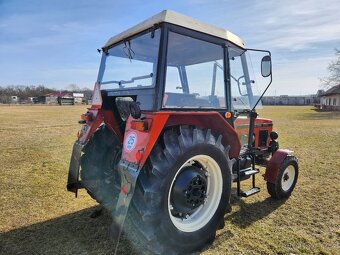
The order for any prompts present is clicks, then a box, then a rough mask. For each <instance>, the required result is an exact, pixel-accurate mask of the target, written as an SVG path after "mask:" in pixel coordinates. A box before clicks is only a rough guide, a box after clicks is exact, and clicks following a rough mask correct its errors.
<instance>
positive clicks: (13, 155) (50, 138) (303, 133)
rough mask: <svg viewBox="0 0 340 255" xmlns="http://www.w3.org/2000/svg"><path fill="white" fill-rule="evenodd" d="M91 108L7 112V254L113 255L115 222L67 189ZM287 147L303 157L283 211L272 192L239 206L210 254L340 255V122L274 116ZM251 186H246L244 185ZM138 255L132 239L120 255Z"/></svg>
mask: <svg viewBox="0 0 340 255" xmlns="http://www.w3.org/2000/svg"><path fill="white" fill-rule="evenodd" d="M84 110H85V107H84V106H76V107H72V106H70V107H67V106H63V107H60V106H0V141H1V147H0V159H1V161H0V163H1V164H0V204H1V210H0V254H113V250H112V249H113V247H112V245H111V242H110V241H109V239H108V235H107V230H108V225H109V223H110V219H109V217H108V216H106V215H104V216H102V217H100V218H97V219H90V218H89V214H90V213H91V211H92V210H93V207H94V206H95V203H94V202H93V201H92V200H91V199H90V198H89V197H88V196H87V195H86V193H85V192H84V191H80V194H79V198H78V199H74V197H73V195H72V194H71V193H68V192H67V191H66V189H65V182H66V178H67V171H68V162H69V157H70V153H71V149H72V143H73V140H74V138H75V135H76V133H77V131H78V129H79V125H78V124H77V120H78V118H79V115H80V114H81V113H82V112H84ZM260 114H261V117H268V118H272V119H273V120H274V128H275V130H277V131H278V132H279V135H280V138H279V140H280V145H281V147H282V148H284V147H286V148H290V149H292V150H294V151H295V153H296V155H297V156H298V158H299V160H300V178H299V181H298V184H297V187H296V190H295V192H294V193H293V195H292V196H291V197H290V198H289V199H288V200H286V201H282V202H278V201H274V200H272V199H270V198H269V196H268V193H267V192H266V189H265V182H264V181H263V180H262V178H261V177H260V176H258V178H257V180H258V183H259V186H260V187H261V188H262V190H263V191H262V192H261V193H259V194H257V195H255V196H253V197H250V198H247V199H239V198H235V197H233V199H232V202H233V211H232V212H231V213H230V214H227V215H226V216H225V221H226V226H225V228H224V229H223V230H220V231H218V233H217V238H216V241H215V242H214V243H213V245H211V246H210V247H208V248H207V249H206V250H205V251H203V252H202V254H289V253H295V254H340V241H339V239H340V232H339V229H340V217H339V215H340V206H339V195H338V193H337V192H338V191H339V190H340V178H339V170H340V159H339V155H340V113H330V112H316V111H314V110H311V109H310V107H266V108H265V109H264V110H261V111H260ZM244 185H246V184H244ZM131 253H138V251H135V250H134V249H133V246H132V245H131V244H130V243H129V240H128V239H127V237H126V236H125V237H124V238H123V240H122V244H121V245H120V247H119V254H131Z"/></svg>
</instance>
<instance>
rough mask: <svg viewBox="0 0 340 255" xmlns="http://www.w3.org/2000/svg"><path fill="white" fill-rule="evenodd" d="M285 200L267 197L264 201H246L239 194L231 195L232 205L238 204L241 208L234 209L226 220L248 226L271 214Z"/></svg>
mask: <svg viewBox="0 0 340 255" xmlns="http://www.w3.org/2000/svg"><path fill="white" fill-rule="evenodd" d="M285 201H286V200H285V199H283V200H275V199H272V198H271V197H268V198H266V199H265V200H263V201H258V202H255V203H251V204H249V203H246V202H245V200H244V199H242V198H239V197H237V196H232V197H231V201H230V202H231V205H232V207H235V206H236V205H238V206H239V207H240V208H239V210H238V211H234V210H235V209H233V210H232V212H231V213H229V214H227V215H226V216H225V217H224V218H225V222H226V224H227V223H231V224H234V225H236V226H238V227H240V228H243V229H244V228H247V227H249V226H251V225H252V224H253V223H254V222H256V221H258V220H261V219H263V218H265V217H266V216H268V215H269V214H271V213H272V212H273V211H275V210H276V209H278V208H279V207H280V206H281V205H283V204H284V203H285Z"/></svg>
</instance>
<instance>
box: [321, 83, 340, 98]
mask: <svg viewBox="0 0 340 255" xmlns="http://www.w3.org/2000/svg"><path fill="white" fill-rule="evenodd" d="M334 94H340V84H339V85H336V86H334V87H331V88H330V89H329V90H327V91H325V92H324V93H322V96H330V95H334Z"/></svg>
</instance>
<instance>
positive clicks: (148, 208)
mask: <svg viewBox="0 0 340 255" xmlns="http://www.w3.org/2000/svg"><path fill="white" fill-rule="evenodd" d="M220 141H221V137H220V138H219V139H216V138H215V137H214V136H213V135H212V134H211V132H210V130H201V129H196V128H190V127H184V126H181V127H179V128H178V129H177V128H172V129H170V130H167V131H166V132H164V134H163V138H162V139H161V140H159V141H158V142H157V143H156V145H155V147H154V148H153V151H152V153H151V154H150V161H149V164H148V165H147V166H146V167H145V168H144V169H143V171H142V172H141V174H140V176H139V178H138V180H137V182H138V185H137V186H136V191H135V194H134V197H133V199H132V203H131V205H132V206H131V207H130V213H129V216H130V217H129V218H130V220H131V222H132V225H133V226H134V229H135V230H134V232H135V233H138V234H137V236H138V237H139V241H141V242H142V243H144V244H145V245H146V246H147V247H148V248H149V250H150V251H151V252H153V253H157V254H170V253H187V252H192V251H195V250H198V249H201V248H202V247H204V246H205V245H206V244H207V243H209V242H211V241H212V240H213V239H214V238H215V233H216V230H217V229H218V228H219V227H220V226H221V221H224V218H223V215H224V212H225V210H226V207H227V205H228V204H229V199H230V192H231V170H230V169H231V161H230V159H229V157H228V150H225V148H224V147H223V145H221V143H220Z"/></svg>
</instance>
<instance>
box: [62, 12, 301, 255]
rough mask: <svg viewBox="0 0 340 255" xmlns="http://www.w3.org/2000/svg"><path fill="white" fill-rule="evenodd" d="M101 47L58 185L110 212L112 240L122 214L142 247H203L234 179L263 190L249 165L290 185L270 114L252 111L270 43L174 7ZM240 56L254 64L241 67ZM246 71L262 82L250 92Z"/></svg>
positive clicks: (277, 190) (282, 188) (292, 165)
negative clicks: (261, 44)
mask: <svg viewBox="0 0 340 255" xmlns="http://www.w3.org/2000/svg"><path fill="white" fill-rule="evenodd" d="M98 51H100V52H102V59H101V64H100V68H99V73H98V78H97V82H96V84H95V88H94V94H93V99H92V107H91V108H89V109H88V111H87V113H85V114H83V115H82V117H81V118H82V120H81V121H80V123H81V124H83V127H82V129H81V131H80V132H79V134H78V139H77V141H76V142H75V144H74V147H73V153H72V157H71V163H70V169H69V177H68V183H67V189H68V190H69V191H72V192H75V193H77V190H78V189H79V188H85V189H86V190H87V191H88V193H89V194H90V196H91V197H92V198H94V199H96V200H97V201H98V202H99V203H100V204H101V205H102V206H103V207H104V208H106V209H107V210H108V211H109V213H110V214H111V215H112V217H113V223H112V226H111V228H110V230H111V234H112V238H113V239H114V241H115V243H116V245H118V240H119V237H120V234H121V232H122V229H123V225H124V222H125V219H126V222H127V223H128V229H129V230H131V229H132V232H131V233H133V234H131V236H134V237H133V238H135V239H136V240H137V242H139V244H140V245H142V246H143V247H145V249H142V250H143V251H145V252H146V251H148V252H151V253H157V254H169V253H190V252H192V251H196V250H199V249H201V248H202V247H204V246H205V245H206V244H207V243H211V242H212V241H213V240H214V238H215V234H216V230H218V229H220V228H223V226H224V214H225V213H226V211H227V210H228V208H229V203H230V196H231V192H232V184H233V183H234V185H235V189H234V190H235V193H236V195H237V196H240V197H249V196H251V195H254V194H255V193H258V192H259V191H260V188H259V187H257V186H256V183H255V175H256V174H258V173H259V168H258V166H263V167H265V168H266V170H265V173H264V179H265V181H266V182H267V189H268V192H269V194H270V195H271V196H272V197H273V198H275V199H284V198H287V197H289V195H290V194H291V193H292V191H293V189H294V187H295V184H296V181H297V178H298V163H297V159H296V158H295V157H294V156H293V155H292V152H291V151H289V150H282V149H279V144H278V142H277V141H276V140H277V138H278V134H277V133H276V132H273V131H272V128H273V123H272V121H271V120H269V119H261V118H257V117H258V114H257V112H256V110H255V109H256V106H257V105H258V104H259V102H260V100H261V97H262V96H263V94H264V93H265V92H266V90H267V89H268V87H269V85H270V83H271V80H272V74H271V69H272V68H271V54H270V52H269V51H262V50H251V49H246V48H245V46H244V43H243V41H242V40H241V39H240V38H239V37H237V36H236V35H234V34H232V33H231V32H229V31H226V30H224V29H220V28H216V27H214V26H211V25H208V24H205V23H202V22H200V21H198V20H194V19H192V18H189V17H186V16H183V15H181V14H178V13H176V12H173V11H163V12H161V13H159V14H157V15H155V16H153V17H151V18H150V19H148V20H146V21H144V22H142V23H140V24H138V25H136V26H134V27H132V28H130V29H128V30H126V31H125V32H122V33H120V34H118V35H116V36H114V37H112V38H111V39H110V40H109V41H108V42H107V43H106V45H105V46H104V47H103V48H102V49H101V50H98ZM249 53H255V54H262V57H261V58H260V59H261V60H260V59H259V61H257V62H256V63H255V62H252V63H253V64H250V59H249V58H248V57H247V56H248V55H249ZM253 60H254V59H253ZM256 64H259V67H260V68H259V69H256V68H250V67H252V66H254V65H256ZM248 68H249V69H250V70H248ZM251 69H252V70H251ZM251 73H258V74H259V77H260V78H261V79H268V82H267V83H266V84H265V86H264V88H265V89H264V90H263V93H262V94H260V95H258V96H256V95H255V89H254V88H255V84H254V83H255V81H257V79H256V80H253V78H254V77H252V76H251ZM250 178H251V179H250ZM247 179H250V180H249V181H248V182H247V185H245V184H243V186H250V187H248V188H247V189H244V187H243V188H241V183H242V181H244V180H247ZM127 238H130V235H127ZM131 238H132V237H131ZM134 243H135V242H134Z"/></svg>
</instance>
